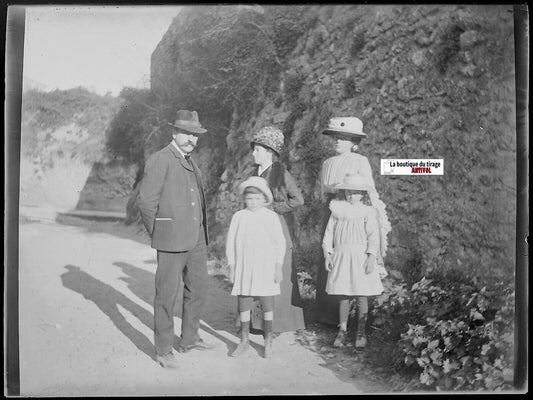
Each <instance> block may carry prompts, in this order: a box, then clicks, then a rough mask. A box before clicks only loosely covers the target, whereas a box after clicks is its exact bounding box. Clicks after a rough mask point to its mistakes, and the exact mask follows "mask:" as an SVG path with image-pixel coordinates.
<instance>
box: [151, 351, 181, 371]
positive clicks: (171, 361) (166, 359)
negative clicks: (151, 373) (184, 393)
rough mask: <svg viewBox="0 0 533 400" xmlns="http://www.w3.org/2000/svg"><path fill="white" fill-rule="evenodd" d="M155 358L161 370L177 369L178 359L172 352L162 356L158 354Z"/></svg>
mask: <svg viewBox="0 0 533 400" xmlns="http://www.w3.org/2000/svg"><path fill="white" fill-rule="evenodd" d="M155 358H156V360H157V362H158V363H159V364H161V366H162V367H163V368H179V362H178V358H177V357H176V355H175V354H174V353H173V352H172V351H170V352H168V353H167V354H165V355H162V356H160V355H159V354H158V355H157V356H156V357H155Z"/></svg>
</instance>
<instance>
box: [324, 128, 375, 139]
mask: <svg viewBox="0 0 533 400" xmlns="http://www.w3.org/2000/svg"><path fill="white" fill-rule="evenodd" d="M322 134H323V135H328V136H341V137H344V138H347V139H352V138H365V137H366V133H364V132H359V133H354V132H349V131H339V130H332V129H326V130H325V131H324V132H322Z"/></svg>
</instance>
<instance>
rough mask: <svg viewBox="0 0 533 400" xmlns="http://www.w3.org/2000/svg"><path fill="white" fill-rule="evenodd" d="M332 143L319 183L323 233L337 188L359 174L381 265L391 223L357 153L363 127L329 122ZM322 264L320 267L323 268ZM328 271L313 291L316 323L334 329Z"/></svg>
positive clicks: (321, 272)
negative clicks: (373, 219) (375, 220)
mask: <svg viewBox="0 0 533 400" xmlns="http://www.w3.org/2000/svg"><path fill="white" fill-rule="evenodd" d="M322 134H324V135H328V136H330V137H332V138H333V139H334V140H335V152H336V153H337V154H336V155H335V156H333V157H330V158H328V159H326V160H325V161H324V162H323V164H322V169H321V172H320V183H321V193H322V200H323V203H324V207H323V210H324V211H323V226H322V232H324V230H325V228H326V223H327V221H328V219H329V216H330V214H331V212H330V210H329V203H330V202H331V200H333V199H335V198H336V197H337V196H338V185H339V184H342V183H343V182H344V179H345V177H346V175H347V174H360V175H362V176H364V177H366V178H367V179H368V184H369V185H370V189H369V191H368V195H369V197H370V199H371V203H372V207H374V208H375V209H376V211H377V217H378V224H379V233H380V234H379V239H380V240H379V252H378V254H377V257H376V262H377V263H378V264H380V265H383V257H384V256H385V253H386V251H387V234H388V233H389V232H390V230H391V226H390V222H389V220H388V217H387V213H386V211H385V204H384V203H383V201H381V199H380V198H379V194H378V192H377V191H376V187H375V183H374V178H373V176H372V168H371V167H370V163H369V162H368V159H367V158H366V157H365V156H363V155H361V154H359V153H357V149H358V147H359V143H360V142H361V140H362V139H363V138H365V137H366V136H367V135H366V133H364V132H363V123H362V121H361V120H360V119H359V118H356V117H335V118H331V119H330V120H329V125H328V127H327V128H326V129H325V130H324V131H323V132H322ZM323 264H324V263H323V262H321V263H320V264H319V265H323ZM326 280H327V271H326V270H325V268H323V267H320V268H318V274H317V288H316V308H315V314H316V318H317V320H318V321H319V322H323V323H326V324H332V325H337V324H338V323H339V313H338V308H339V302H338V299H337V298H335V297H332V296H329V295H328V294H327V293H326V290H325V289H326Z"/></svg>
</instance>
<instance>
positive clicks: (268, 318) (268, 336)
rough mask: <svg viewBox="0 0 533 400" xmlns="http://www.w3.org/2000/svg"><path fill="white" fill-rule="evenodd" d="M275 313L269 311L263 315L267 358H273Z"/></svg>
mask: <svg viewBox="0 0 533 400" xmlns="http://www.w3.org/2000/svg"><path fill="white" fill-rule="evenodd" d="M273 319H274V312H273V311H267V312H265V313H264V314H263V330H264V332H265V358H269V357H272V353H273V351H272V320H273Z"/></svg>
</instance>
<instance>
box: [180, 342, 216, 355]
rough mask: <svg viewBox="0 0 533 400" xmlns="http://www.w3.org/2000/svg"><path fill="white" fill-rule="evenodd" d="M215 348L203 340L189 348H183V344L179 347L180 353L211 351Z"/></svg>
mask: <svg viewBox="0 0 533 400" xmlns="http://www.w3.org/2000/svg"><path fill="white" fill-rule="evenodd" d="M212 348H213V345H212V344H209V343H207V342H204V341H203V339H198V341H197V342H196V343H194V344H190V345H188V346H183V345H181V344H179V345H178V352H180V353H188V352H189V351H191V350H211V349H212Z"/></svg>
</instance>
